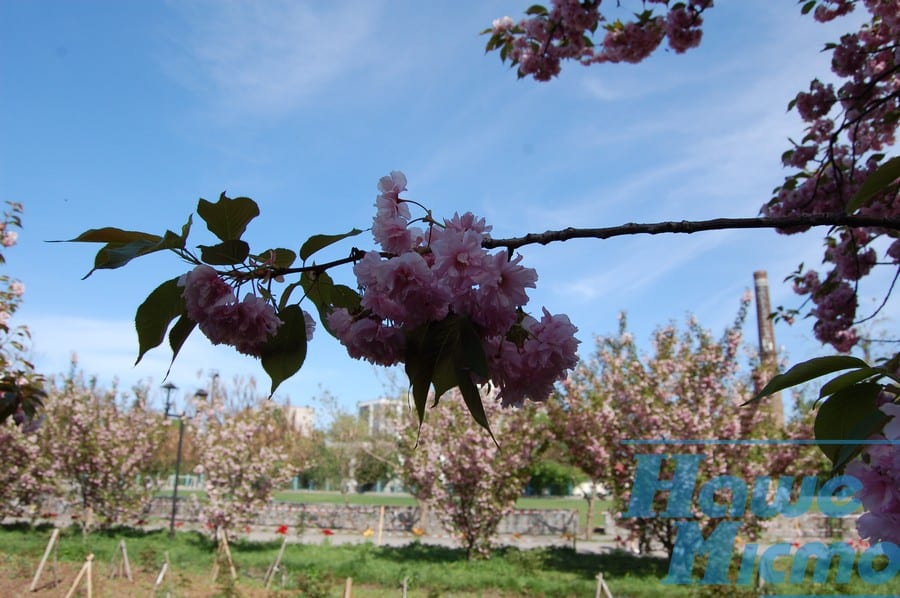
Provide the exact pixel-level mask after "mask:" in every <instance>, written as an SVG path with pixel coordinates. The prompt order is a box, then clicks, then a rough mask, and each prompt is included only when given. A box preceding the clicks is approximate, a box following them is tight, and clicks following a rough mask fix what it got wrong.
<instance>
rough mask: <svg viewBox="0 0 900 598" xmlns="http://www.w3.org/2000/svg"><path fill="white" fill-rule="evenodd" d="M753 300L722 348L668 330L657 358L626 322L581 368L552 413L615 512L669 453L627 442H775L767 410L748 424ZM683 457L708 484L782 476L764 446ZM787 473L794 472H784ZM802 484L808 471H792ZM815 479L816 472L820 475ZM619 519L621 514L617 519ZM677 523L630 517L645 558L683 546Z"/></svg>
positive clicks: (657, 342) (696, 330)
mask: <svg viewBox="0 0 900 598" xmlns="http://www.w3.org/2000/svg"><path fill="white" fill-rule="evenodd" d="M747 303H748V301H747V299H746V298H745V299H744V301H743V302H742V304H741V310H740V312H739V315H738V317H737V319H736V320H735V322H734V324H733V325H732V326H731V327H729V328H728V329H727V330H726V331H725V334H724V335H723V336H722V339H721V340H719V341H715V340H714V339H713V338H712V335H711V334H710V333H709V332H708V331H707V330H704V329H703V328H702V327H701V326H700V325H699V324H698V322H697V321H696V320H695V319H693V318H691V320H690V322H689V323H688V326H687V328H686V330H684V331H679V330H678V329H677V328H676V327H675V326H674V325H669V326H665V327H663V328H660V329H658V330H656V332H655V333H654V334H653V339H652V346H653V353H652V354H651V355H641V354H639V353H638V350H637V346H636V344H635V340H634V337H633V335H632V334H631V333H630V332H628V330H627V325H626V318H625V316H624V314H622V315H620V319H619V333H618V335H614V336H609V337H600V338H598V339H597V345H596V347H597V349H596V353H595V354H594V355H593V356H592V357H591V359H590V360H589V361H585V362H583V363H581V364H579V366H578V367H577V368H576V371H575V373H574V374H573V375H572V376H570V378H569V379H568V380H567V381H566V383H565V385H564V390H563V393H562V394H561V396H560V402H559V403H558V404H557V405H556V406H555V408H554V410H553V411H551V418H550V419H551V421H552V422H553V428H554V431H555V433H556V436H557V438H558V439H559V440H560V441H561V442H563V443H564V444H565V445H566V447H567V448H568V450H569V454H570V456H571V458H572V460H573V463H575V464H576V465H578V467H580V468H581V469H582V470H583V471H584V472H585V473H586V474H588V476H589V477H590V478H591V479H592V480H594V481H599V482H601V483H602V484H603V485H604V486H606V487H607V488H608V489H609V490H610V491H611V493H612V496H613V500H614V503H615V507H614V508H615V510H616V511H622V512H624V511H625V510H626V509H627V506H628V501H629V499H630V496H631V489H632V483H633V481H634V478H635V470H636V459H635V455H637V454H647V453H664V452H666V451H671V450H672V447H670V446H665V445H652V444H650V445H644V444H640V445H639V444H629V443H625V442H623V441H625V440H641V439H643V440H659V439H678V438H682V439H706V438H726V439H727V438H741V437H744V435H747V436H750V437H756V436H770V435H771V432H773V427H772V425H771V423H767V422H766V414H765V412H764V411H762V410H760V411H758V412H756V413H755V414H754V415H752V416H750V417H749V418H748V413H747V410H746V409H742V408H741V403H743V402H744V401H746V400H747V399H749V398H750V396H751V394H752V393H751V390H750V388H749V382H748V380H745V379H744V378H743V377H741V376H740V371H739V363H738V357H739V348H740V343H741V327H742V325H743V321H744V316H745V313H746V307H747ZM678 450H679V452H681V453H696V454H704V455H706V459H705V460H704V462H703V466H702V468H701V479H703V480H705V479H710V478H713V477H716V476H719V475H724V474H728V475H732V476H737V477H739V478H741V479H751V478H753V477H755V476H759V475H768V476H773V477H774V476H778V475H780V474H781V473H782V472H784V471H786V468H785V469H774V470H773V464H772V462H771V459H769V456H768V455H766V454H763V453H762V452H761V451H764V450H765V449H760V448H758V447H748V446H744V445H735V444H730V445H729V444H720V445H687V446H679V447H678ZM782 465H783V466H786V465H787V463H783V464H782ZM788 473H790V474H796V475H801V474H804V473H809V472H796V471H790V472H788ZM811 473H812V474H813V475H815V474H816V473H817V472H811ZM617 517H618V515H617ZM676 521H677V519H663V518H656V519H646V518H637V519H636V518H625V519H621V520H617V521H616V524H617V525H620V526H621V527H623V528H625V529H628V530H629V531H630V532H631V533H632V535H633V537H634V538H635V540H636V541H637V542H638V546H639V548H640V549H641V550H642V551H643V552H646V551H648V550H649V549H650V546H651V542H653V541H655V542H659V543H660V544H661V545H662V546H664V547H665V548H666V549H667V550H669V551H671V550H672V548H673V547H674V541H675V532H676V526H675V522H676Z"/></svg>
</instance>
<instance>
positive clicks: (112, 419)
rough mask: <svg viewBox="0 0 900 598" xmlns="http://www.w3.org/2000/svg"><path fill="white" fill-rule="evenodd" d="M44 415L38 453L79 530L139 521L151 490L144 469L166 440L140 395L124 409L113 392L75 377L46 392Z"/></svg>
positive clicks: (151, 481) (151, 478)
mask: <svg viewBox="0 0 900 598" xmlns="http://www.w3.org/2000/svg"><path fill="white" fill-rule="evenodd" d="M73 370H74V366H73ZM43 416H44V419H43V422H42V424H41V429H40V443H41V450H42V452H43V455H44V458H45V459H47V460H48V462H49V463H50V468H51V470H52V471H55V472H57V475H58V479H59V482H60V485H61V487H62V488H63V489H64V496H65V498H66V499H67V500H69V501H70V502H72V503H74V504H75V505H76V509H77V512H76V514H78V515H79V519H80V520H81V521H82V522H83V525H89V523H90V520H91V519H94V520H95V522H96V523H97V524H98V525H100V526H101V527H107V526H111V525H117V524H121V523H128V522H131V521H134V520H137V519H139V518H140V514H141V513H143V512H144V510H145V509H146V508H147V507H148V506H149V503H150V499H151V498H152V494H153V491H154V490H155V478H154V476H152V475H148V474H150V473H152V472H150V471H149V464H150V463H151V462H152V460H153V458H154V454H155V451H156V449H157V447H158V446H159V444H160V443H161V442H162V441H163V438H164V435H165V421H164V417H163V416H162V415H161V414H159V413H156V412H153V411H150V410H148V409H147V406H146V404H145V403H144V401H143V399H142V398H141V397H140V396H138V397H135V398H134V400H133V402H131V404H125V399H124V397H122V398H120V397H119V396H118V393H117V392H116V389H113V390H111V391H108V392H103V391H100V390H99V389H97V388H96V387H95V386H94V383H93V381H92V382H90V383H86V382H85V380H84V378H83V376H82V375H81V374H80V373H79V374H77V375H76V374H74V372H73V374H71V375H70V376H69V377H68V378H66V379H65V380H64V381H63V382H62V385H61V386H56V387H54V388H51V391H50V394H49V396H48V397H47V400H46V404H45V406H44V414H43Z"/></svg>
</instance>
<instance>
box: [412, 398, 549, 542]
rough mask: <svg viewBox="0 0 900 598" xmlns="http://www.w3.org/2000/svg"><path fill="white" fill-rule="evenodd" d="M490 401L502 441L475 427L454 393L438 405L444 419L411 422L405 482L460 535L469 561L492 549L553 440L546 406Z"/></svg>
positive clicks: (488, 405)
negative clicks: (422, 424)
mask: <svg viewBox="0 0 900 598" xmlns="http://www.w3.org/2000/svg"><path fill="white" fill-rule="evenodd" d="M484 405H485V409H486V411H487V414H488V416H489V417H490V420H491V426H492V428H493V430H494V434H495V435H496V437H497V438H498V440H499V442H500V446H497V444H495V443H494V442H493V441H492V439H491V438H490V437H488V435H487V434H485V433H484V430H481V429H479V428H478V427H477V426H476V425H474V422H473V421H472V418H471V417H470V416H469V414H468V413H467V412H466V409H464V407H463V402H462V400H461V397H460V396H458V395H457V394H454V395H450V396H449V397H448V398H447V399H445V400H444V401H442V402H441V403H440V404H439V405H438V406H436V407H435V409H434V411H435V412H436V413H435V414H434V415H435V416H436V417H439V418H440V420H441V425H439V426H437V425H434V426H425V427H422V428H421V429H419V426H418V425H417V424H416V422H413V421H411V420H410V421H409V422H408V426H407V428H406V433H405V440H406V442H405V447H404V450H403V452H404V467H403V476H404V481H405V483H406V484H407V486H409V487H410V488H411V491H412V493H413V495H414V496H415V497H416V498H417V499H419V500H420V501H422V502H423V503H425V504H426V505H428V507H429V508H430V509H431V510H433V511H434V512H435V513H437V515H438V517H439V518H440V519H441V521H442V522H443V524H444V526H445V527H446V528H447V529H448V531H453V532H455V533H457V534H459V535H460V539H461V542H462V545H463V548H465V550H466V556H467V558H469V559H472V558H474V557H477V556H487V555H488V554H489V553H490V548H491V539H492V538H493V536H494V535H495V534H496V531H497V527H498V525H499V524H500V521H501V520H502V519H503V517H504V516H505V515H507V514H508V513H510V512H511V511H512V510H513V508H514V507H515V503H516V499H517V498H519V496H520V495H521V494H522V491H523V490H524V488H525V484H526V483H527V482H528V478H529V475H530V469H531V466H532V465H533V464H534V461H535V460H536V458H537V457H538V455H539V453H540V452H541V451H542V450H543V448H544V446H545V444H546V443H547V441H548V440H549V435H548V428H547V422H546V418H545V416H544V414H542V413H541V410H540V409H539V408H538V407H536V406H534V405H529V406H527V407H523V408H522V409H518V410H506V411H502V412H501V411H500V409H499V405H498V404H497V401H493V400H486V401H485V402H484ZM417 440H418V442H417Z"/></svg>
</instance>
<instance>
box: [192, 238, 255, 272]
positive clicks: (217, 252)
mask: <svg viewBox="0 0 900 598" xmlns="http://www.w3.org/2000/svg"><path fill="white" fill-rule="evenodd" d="M249 255H250V245H248V244H247V242H246V241H241V240H240V239H232V240H230V241H222V242H221V243H219V244H217V245H200V259H201V260H203V261H204V262H206V263H207V264H210V265H213V266H231V265H234V264H241V263H243V261H244V260H245V259H247V256H249Z"/></svg>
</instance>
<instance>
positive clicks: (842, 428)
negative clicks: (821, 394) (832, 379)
mask: <svg viewBox="0 0 900 598" xmlns="http://www.w3.org/2000/svg"><path fill="white" fill-rule="evenodd" d="M881 390H882V386H881V385H880V384H875V383H873V382H862V383H860V384H855V385H853V386H850V387H847V388H845V389H843V390H840V391H838V392H836V393H834V394H833V395H831V396H830V397H828V400H826V401H825V402H824V403H822V406H821V407H819V411H818V413H816V422H815V425H814V428H813V429H814V431H815V434H816V440H864V439H865V438H866V437H865V436H863V437H861V438H859V437H853V434H859V433H862V432H861V431H860V428H859V424H860V422H862V421H863V420H864V419H865V418H866V417H867V416H869V415H870V414H871V413H872V412H875V411H878V407H877V406H876V399H877V398H878V394H879V393H880V392H881ZM859 446H860V445H858V444H852V443H849V444H847V445H840V444H824V443H821V444H819V448H820V449H821V450H822V452H823V453H825V456H827V457H828V459H829V460H831V462H832V463H837V460H838V455H839V453H840V452H841V448H842V447H850V449H849V450H851V451H852V450H855V447H859Z"/></svg>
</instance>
